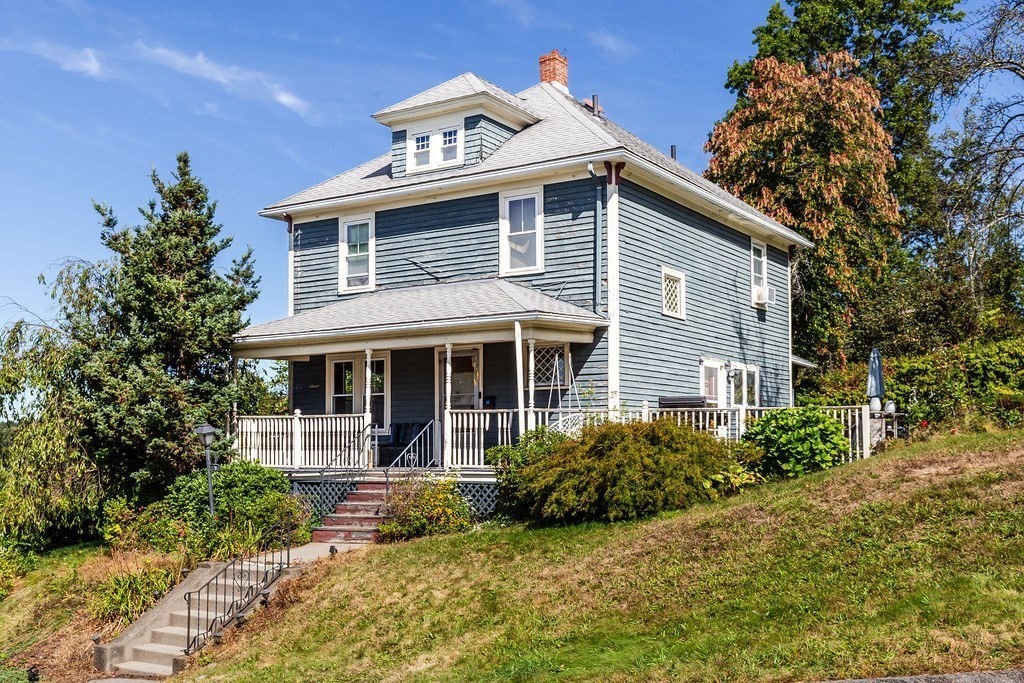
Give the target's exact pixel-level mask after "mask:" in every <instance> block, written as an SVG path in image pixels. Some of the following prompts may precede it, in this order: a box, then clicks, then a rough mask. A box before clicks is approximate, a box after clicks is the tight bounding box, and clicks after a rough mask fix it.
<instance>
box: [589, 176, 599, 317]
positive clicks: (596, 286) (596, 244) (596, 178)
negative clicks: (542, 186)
mask: <svg viewBox="0 0 1024 683" xmlns="http://www.w3.org/2000/svg"><path fill="white" fill-rule="evenodd" d="M587 172H588V173H590V177H591V178H593V179H594V313H597V314H598V315H600V314H601V199H602V196H601V185H602V183H601V180H600V177H599V176H598V175H597V174H596V173H594V164H593V162H588V163H587Z"/></svg>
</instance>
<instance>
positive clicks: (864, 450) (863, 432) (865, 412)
mask: <svg viewBox="0 0 1024 683" xmlns="http://www.w3.org/2000/svg"><path fill="white" fill-rule="evenodd" d="M860 439H861V441H860V448H861V451H860V457H862V458H867V457H870V456H871V407H870V406H861V407H860Z"/></svg>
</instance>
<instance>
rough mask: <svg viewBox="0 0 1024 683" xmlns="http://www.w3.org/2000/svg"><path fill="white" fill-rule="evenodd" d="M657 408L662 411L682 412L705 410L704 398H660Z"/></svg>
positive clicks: (706, 405)
mask: <svg viewBox="0 0 1024 683" xmlns="http://www.w3.org/2000/svg"><path fill="white" fill-rule="evenodd" d="M658 407H659V408H661V409H662V410H683V409H685V408H707V407H708V399H707V397H705V396H660V397H659V398H658Z"/></svg>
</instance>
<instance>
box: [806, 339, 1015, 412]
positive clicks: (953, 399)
mask: <svg viewBox="0 0 1024 683" xmlns="http://www.w3.org/2000/svg"><path fill="white" fill-rule="evenodd" d="M883 368H884V371H885V390H886V398H891V399H893V400H894V401H895V402H896V407H897V408H898V409H899V410H900V411H901V412H904V413H906V414H907V416H908V419H909V421H910V424H915V425H916V424H919V423H920V422H921V421H922V420H925V421H927V422H929V423H932V424H939V423H943V422H951V423H954V424H961V425H966V426H971V425H972V424H979V423H981V422H982V421H981V420H977V418H978V417H982V418H985V419H986V420H992V421H996V422H998V423H1000V424H1003V425H1006V426H1011V425H1016V424H1020V423H1021V421H1022V417H1024V401H1022V400H1020V399H1022V398H1024V395H1022V394H1024V339H1021V338H1017V339H1008V340H1003V341H994V342H968V343H964V344H959V345H956V346H950V347H944V348H941V349H937V350H936V351H933V352H932V353H928V354H925V355H920V356H904V357H886V358H885V359H884V362H883ZM866 381H867V365H866V363H850V364H849V365H847V366H846V367H845V368H843V369H839V370H834V371H831V372H827V373H823V374H820V375H817V376H815V377H812V378H811V381H810V383H809V384H810V386H808V387H807V389H806V391H802V392H801V393H800V401H801V403H805V404H808V405H858V404H862V403H864V402H865V401H866V400H867V397H866V395H865V387H866V385H865V383H866Z"/></svg>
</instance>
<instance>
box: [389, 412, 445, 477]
mask: <svg viewBox="0 0 1024 683" xmlns="http://www.w3.org/2000/svg"><path fill="white" fill-rule="evenodd" d="M436 422H437V421H436V420H431V421H430V422H428V423H427V424H425V425H424V426H423V429H421V430H420V431H419V433H418V434H416V436H414V437H413V438H412V440H411V441H410V442H409V443H408V444H407V445H406V446H405V448H403V449H402V452H401V453H399V454H398V456H397V457H396V458H395V459H394V460H392V461H391V464H390V465H388V466H387V469H389V470H390V469H391V468H392V467H434V466H439V465H440V463H439V462H438V461H437V458H436V457H435V451H436V450H437V449H436V444H435V442H434V440H435V439H436V435H437V432H436V431H435V427H434V425H435V424H436Z"/></svg>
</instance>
